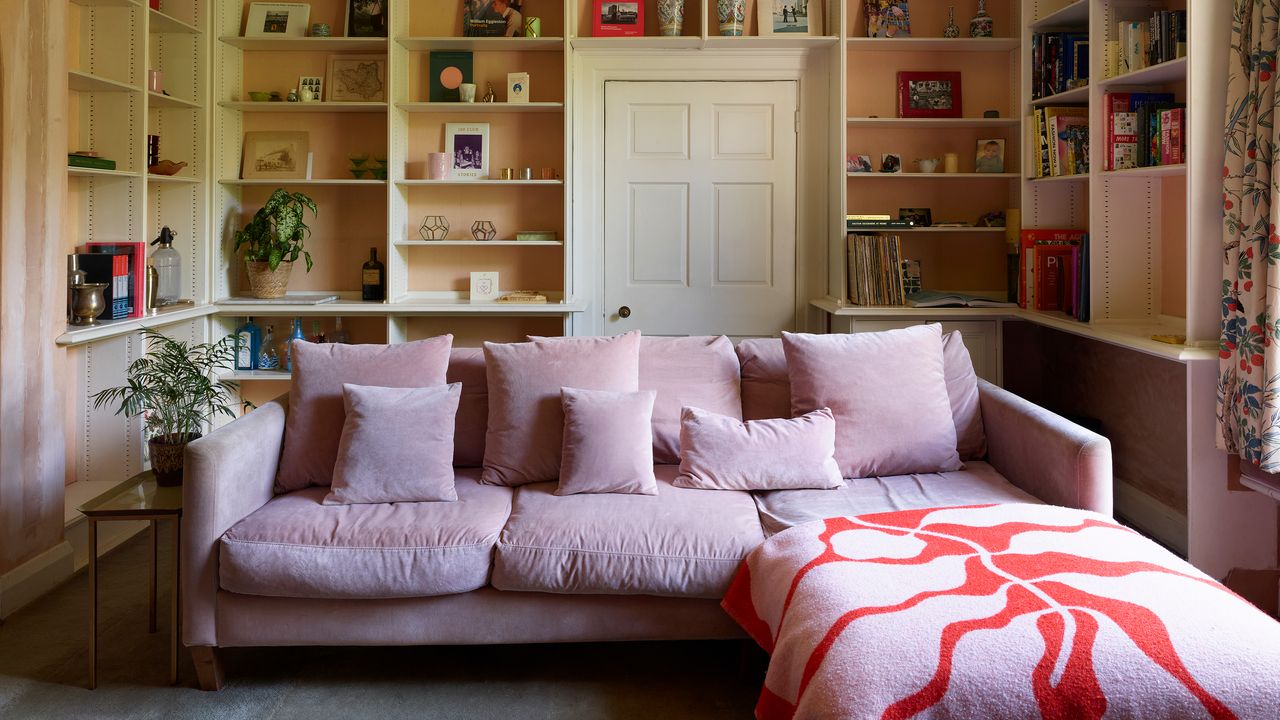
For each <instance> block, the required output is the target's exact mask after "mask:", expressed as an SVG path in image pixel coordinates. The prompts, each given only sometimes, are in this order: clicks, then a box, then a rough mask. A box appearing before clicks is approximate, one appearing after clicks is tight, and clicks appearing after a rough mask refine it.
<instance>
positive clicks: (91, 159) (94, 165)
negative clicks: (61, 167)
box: [67, 150, 116, 170]
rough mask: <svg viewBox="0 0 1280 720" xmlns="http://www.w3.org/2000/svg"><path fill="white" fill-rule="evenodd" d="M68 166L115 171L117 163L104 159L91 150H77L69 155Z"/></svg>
mask: <svg viewBox="0 0 1280 720" xmlns="http://www.w3.org/2000/svg"><path fill="white" fill-rule="evenodd" d="M67 166H68V167H76V168H91V169H93V170H115V169H116V161H115V160H110V159H108V158H104V157H102V156H100V155H98V153H96V152H93V151H90V150H77V151H75V152H73V153H68V154H67Z"/></svg>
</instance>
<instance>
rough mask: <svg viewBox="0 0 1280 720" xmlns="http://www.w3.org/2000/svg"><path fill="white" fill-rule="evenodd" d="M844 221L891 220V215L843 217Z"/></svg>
mask: <svg viewBox="0 0 1280 720" xmlns="http://www.w3.org/2000/svg"><path fill="white" fill-rule="evenodd" d="M844 219H845V220H846V221H850V220H892V219H894V218H893V216H892V215H845V216H844Z"/></svg>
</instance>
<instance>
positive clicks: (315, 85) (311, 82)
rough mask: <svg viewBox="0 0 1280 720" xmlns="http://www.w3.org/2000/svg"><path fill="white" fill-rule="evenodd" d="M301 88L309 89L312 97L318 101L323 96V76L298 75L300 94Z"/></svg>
mask: <svg viewBox="0 0 1280 720" xmlns="http://www.w3.org/2000/svg"><path fill="white" fill-rule="evenodd" d="M303 90H310V91H311V97H312V99H313V100H315V101H317V102H318V101H319V100H320V99H321V98H323V97H324V94H323V91H324V78H322V77H320V76H319V75H300V76H298V94H299V95H302V94H303V93H302V91H303Z"/></svg>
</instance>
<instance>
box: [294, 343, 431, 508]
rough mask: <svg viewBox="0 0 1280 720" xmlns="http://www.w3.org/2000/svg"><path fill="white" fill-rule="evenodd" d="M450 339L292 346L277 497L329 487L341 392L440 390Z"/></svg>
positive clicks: (340, 419)
mask: <svg viewBox="0 0 1280 720" xmlns="http://www.w3.org/2000/svg"><path fill="white" fill-rule="evenodd" d="M452 345H453V336H452V335H441V336H439V337H433V338H429V339H427V340H417V341H414V342H407V343H398V344H395V345H345V344H341V343H324V344H320V345H317V344H315V343H309V342H304V341H295V343H294V345H293V383H292V387H291V388H290V391H289V418H288V419H287V420H286V421H285V426H284V449H283V450H282V451H281V453H280V470H279V471H278V472H277V473H276V492H292V491H294V490H301V489H302V488H305V487H308V486H310V485H328V484H329V482H330V480H331V479H332V478H333V467H334V463H335V462H336V461H337V458H338V441H339V440H341V439H342V422H343V419H344V418H345V413H344V412H343V402H342V386H343V384H345V383H351V384H352V385H373V386H376V387H402V388H403V387H430V386H432V385H443V384H444V381H445V370H446V368H448V366H449V348H450V347H451V346H452Z"/></svg>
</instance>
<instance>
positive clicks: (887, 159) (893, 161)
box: [880, 153, 902, 175]
mask: <svg viewBox="0 0 1280 720" xmlns="http://www.w3.org/2000/svg"><path fill="white" fill-rule="evenodd" d="M880 172H882V173H889V174H891V175H896V174H898V173H901V172H902V156H901V155H899V154H898V153H884V154H882V155H881V156H880Z"/></svg>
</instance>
